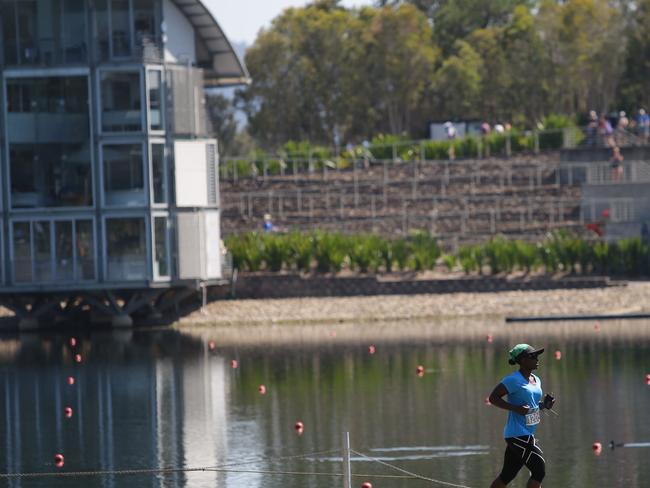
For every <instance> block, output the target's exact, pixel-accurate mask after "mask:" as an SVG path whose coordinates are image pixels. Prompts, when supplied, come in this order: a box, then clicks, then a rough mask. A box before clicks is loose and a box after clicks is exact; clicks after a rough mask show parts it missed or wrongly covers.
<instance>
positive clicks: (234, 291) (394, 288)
mask: <svg viewBox="0 0 650 488" xmlns="http://www.w3.org/2000/svg"><path fill="white" fill-rule="evenodd" d="M615 284H616V283H611V282H610V280H609V278H607V277H601V276H596V277H564V278H559V279H558V278H549V277H535V278H525V279H522V278H514V279H512V278H510V279H509V278H503V277H492V276H489V277H463V278H454V279H420V280H409V279H401V280H384V279H381V278H378V277H376V276H363V277H326V276H306V277H305V276H301V275H299V274H284V275H276V274H263V273H256V274H243V275H240V276H239V277H238V279H237V280H236V282H235V283H234V284H233V285H232V286H219V287H213V288H211V289H210V298H212V299H218V298H299V297H349V296H372V295H418V294H428V293H432V294H440V293H461V292H468V293H470V292H473V293H476V292H495V291H515V290H526V291H529V290H553V289H578V288H583V289H584V288H603V287H607V286H613V285H615Z"/></svg>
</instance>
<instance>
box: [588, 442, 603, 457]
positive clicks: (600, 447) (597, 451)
mask: <svg viewBox="0 0 650 488" xmlns="http://www.w3.org/2000/svg"><path fill="white" fill-rule="evenodd" d="M591 448H592V449H593V450H594V454H595V455H596V456H600V453H601V452H603V445H602V444H601V443H600V442H594V443H593V444H592V445H591Z"/></svg>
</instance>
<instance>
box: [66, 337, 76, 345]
mask: <svg viewBox="0 0 650 488" xmlns="http://www.w3.org/2000/svg"><path fill="white" fill-rule="evenodd" d="M68 342H69V343H70V347H74V346H76V345H77V339H75V338H74V337H70V340H69V341H68Z"/></svg>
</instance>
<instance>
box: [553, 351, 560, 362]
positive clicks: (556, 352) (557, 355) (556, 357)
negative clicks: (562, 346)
mask: <svg viewBox="0 0 650 488" xmlns="http://www.w3.org/2000/svg"><path fill="white" fill-rule="evenodd" d="M555 359H557V360H558V361H559V360H560V359H562V352H561V351H555Z"/></svg>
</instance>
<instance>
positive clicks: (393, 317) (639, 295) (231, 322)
mask: <svg viewBox="0 0 650 488" xmlns="http://www.w3.org/2000/svg"><path fill="white" fill-rule="evenodd" d="M648 297H650V282H630V283H628V284H627V285H626V286H616V287H605V288H595V289H569V290H567V289H560V290H544V291H504V292H489V293H485V292H482V293H449V294H426V295H381V296H355V297H322V298H276V299H234V300H217V301H213V302H211V303H209V304H208V305H207V306H206V307H205V309H204V310H202V311H201V310H199V311H196V312H194V313H192V314H190V315H188V316H186V317H182V318H180V319H179V320H178V321H176V322H175V324H174V327H177V328H183V329H185V328H191V327H195V326H199V327H211V326H212V327H214V326H242V325H265V324H266V325H280V324H284V325H299V324H331V323H375V324H376V323H381V322H392V323H395V322H403V321H413V320H418V321H419V320H440V319H459V318H484V319H491V320H493V321H503V320H504V318H505V317H506V316H513V315H516V316H524V315H581V314H588V315H596V314H614V313H619V314H620V313H623V314H625V313H644V312H650V303H648V300H647V299H648Z"/></svg>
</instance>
